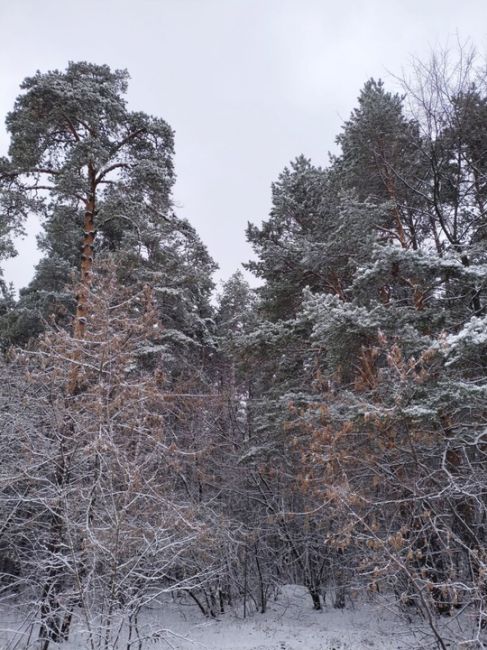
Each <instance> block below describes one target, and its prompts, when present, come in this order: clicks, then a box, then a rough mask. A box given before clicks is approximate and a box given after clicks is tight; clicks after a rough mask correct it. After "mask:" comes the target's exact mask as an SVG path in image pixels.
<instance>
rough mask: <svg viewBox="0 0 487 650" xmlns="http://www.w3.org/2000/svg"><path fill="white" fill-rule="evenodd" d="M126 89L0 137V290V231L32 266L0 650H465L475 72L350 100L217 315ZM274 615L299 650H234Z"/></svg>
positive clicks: (51, 84)
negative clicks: (366, 627)
mask: <svg viewBox="0 0 487 650" xmlns="http://www.w3.org/2000/svg"><path fill="white" fill-rule="evenodd" d="M21 81H22V80H21V79H19V83H20V82H21ZM128 83H129V76H128V73H127V71H125V70H118V69H112V68H110V67H108V66H107V65H102V64H95V63H88V62H83V61H80V62H71V63H69V64H68V65H67V67H66V68H65V69H61V70H51V71H46V70H43V71H40V72H39V71H38V72H37V73H34V70H33V75H32V76H30V77H28V78H26V79H25V80H24V81H23V82H22V84H21V87H20V94H19V95H18V98H17V100H16V101H15V104H14V105H13V107H12V109H11V111H10V112H9V113H8V115H7V116H6V125H7V130H8V134H9V139H10V148H9V153H8V156H6V157H4V158H1V159H0V217H1V221H0V260H5V259H7V258H8V257H10V256H11V255H13V254H14V239H15V238H16V237H17V236H18V235H20V234H22V232H23V228H24V224H25V220H26V218H27V217H28V215H37V216H38V217H39V218H40V220H41V223H42V233H41V235H40V236H39V238H38V246H39V248H40V250H41V251H42V258H41V260H40V262H39V263H38V265H37V266H36V269H35V275H34V278H33V279H32V281H31V282H30V284H29V285H28V286H26V287H25V288H23V289H22V290H21V291H20V293H19V295H18V296H17V295H16V294H15V292H14V291H13V288H12V287H11V286H9V284H8V282H6V281H5V279H3V280H2V281H1V282H2V284H1V299H0V343H1V350H2V353H1V360H0V375H1V385H0V412H1V418H0V643H2V644H3V645H2V648H5V649H6V650H22V649H27V648H35V649H36V650H55V649H56V648H73V649H74V648H79V649H80V650H84V649H85V648H86V649H90V650H109V649H113V650H115V649H116V650H131V649H133V650H142V649H143V650H147V649H148V648H189V647H195V648H196V647H206V648H215V649H216V648H226V649H227V650H233V648H245V649H250V648H254V649H256V648H261V649H263V648H276V649H277V648H279V649H284V650H294V649H295V648H302V649H303V650H308V649H309V650H315V648H316V649H322V650H332V649H334V650H339V649H340V650H345V649H348V650H350V649H353V648H356V649H359V648H360V649H361V648H366V647H372V646H373V647H376V648H391V649H394V648H406V647H407V648H439V649H440V650H446V649H447V648H451V649H453V648H465V649H469V650H476V649H481V648H485V647H487V313H486V306H487V286H486V285H487V74H486V66H485V61H483V60H482V59H481V57H479V56H477V55H476V54H475V52H474V51H473V50H468V49H467V48H463V49H460V50H459V51H457V52H453V53H450V54H448V53H447V52H445V51H439V50H438V51H437V52H436V53H435V54H433V55H432V56H431V57H430V58H429V59H425V60H417V61H416V62H415V64H413V65H412V66H411V67H410V68H409V69H408V70H406V72H405V73H404V75H403V76H402V77H401V79H396V80H395V83H394V84H393V83H391V84H388V83H383V82H382V81H380V80H378V79H369V80H368V81H366V82H365V84H364V85H363V87H362V89H361V90H360V89H357V93H358V100H357V103H356V108H355V109H354V110H353V111H352V113H351V114H350V115H349V116H348V118H346V119H345V120H344V122H343V126H342V129H341V130H340V132H339V133H338V134H337V137H336V141H337V143H338V147H339V150H338V153H337V154H335V155H332V156H330V159H329V164H328V165H327V166H325V167H321V166H317V165H315V164H314V163H313V161H312V160H309V159H307V158H306V157H305V156H302V155H298V154H299V151H297V152H296V154H297V157H296V158H295V159H294V160H292V161H291V162H289V164H288V165H287V166H286V167H285V168H284V169H283V170H282V173H281V174H280V175H279V177H278V178H277V179H276V180H275V182H274V183H273V185H272V188H271V189H270V191H271V192H272V208H271V210H270V213H269V214H268V215H262V217H263V220H262V222H261V223H249V225H248V228H247V232H246V236H247V239H248V241H249V242H250V243H251V245H252V247H253V250H254V253H255V255H254V258H253V259H252V260H251V261H247V262H246V261H245V260H242V262H244V267H245V268H246V269H247V272H250V273H252V274H253V275H254V276H255V277H256V278H257V281H256V284H258V286H257V287H252V286H250V285H249V284H248V282H247V281H246V279H245V277H246V276H244V274H243V273H242V272H241V271H237V272H236V273H235V274H234V275H233V276H232V277H231V278H230V279H228V280H227V281H226V282H225V283H224V284H223V287H222V289H221V290H218V288H216V286H215V283H214V280H213V274H214V272H215V269H216V263H215V261H214V260H213V259H212V258H211V257H210V255H209V253H208V251H207V248H206V246H205V244H204V243H203V241H202V240H201V239H200V237H199V236H198V233H197V232H196V230H195V228H194V227H193V226H192V224H191V222H190V221H189V220H186V219H185V218H183V217H181V216H179V215H177V214H176V212H175V210H174V204H173V197H172V186H173V184H174V180H175V174H176V172H177V170H175V169H174V164H173V162H174V161H173V156H174V151H175V142H174V133H173V130H172V128H171V126H170V124H168V123H167V122H166V121H165V119H164V115H160V116H159V115H158V116H152V115H149V114H146V113H144V112H135V111H131V110H129V108H128V105H127V102H126V93H127V89H128ZM389 86H391V87H389ZM176 147H177V142H176ZM229 246H231V242H229ZM239 261H240V260H236V266H237V264H238V263H239ZM26 262H27V261H26ZM216 262H218V260H216ZM296 595H298V596H299V602H300V607H301V610H300V611H301V614H299V617H298V619H302V621H306V626H307V628H308V630H312V631H313V634H314V635H315V636H314V637H313V638H311V637H309V638H308V640H306V638H305V637H304V636H301V637H300V638H298V637H296V638H294V640H293V639H291V637H290V636H289V637H287V638H284V639H283V640H282V641H281V642H279V641H277V642H276V641H274V645H272V639H271V640H270V641H269V640H268V641H267V642H266V643H267V645H266V644H265V643H264V641H262V639H260V638H259V639H257V640H254V641H252V639H250V640H249V639H248V638H247V637H248V635H247V636H246V634H247V632H246V630H249V629H251V626H252V625H254V626H255V625H257V623H256V622H255V621H259V620H267V621H268V626H270V627H271V623H272V620H271V619H270V618H269V619H266V618H265V617H266V616H272V615H273V612H274V613H275V611H277V610H276V609H275V608H276V607H278V606H279V603H282V602H283V598H285V597H287V598H288V599H289V598H291V599H292V598H296V597H297V596H296ZM290 611H291V610H290ZM386 611H387V616H388V617H389V619H388V620H389V623H388V625H389V631H388V634H389V636H388V637H385V638H384V640H382V641H381V640H380V639H379V638H378V637H374V638H372V637H371V636H368V638H367V639H365V640H362V641H360V642H359V640H357V639H355V638H352V640H347V639H349V637H344V636H340V634H339V633H338V634H335V636H334V637H332V636H329V635H328V636H327V635H326V629H327V626H328V625H329V623H328V622H329V621H330V620H334V621H336V620H348V619H344V618H343V617H346V616H360V615H361V613H362V614H363V613H364V612H366V618H368V619H371V620H372V619H373V617H374V616H376V617H379V618H377V621H379V619H380V613H381V612H382V614H383V615H384V616H385V614H384V612H386ZM165 612H172V614H171V615H172V616H173V619H169V622H168V623H167V621H166V622H164V619H163V618H162V619H160V620H159V619H158V617H159V616H161V617H164V615H165ZM177 612H184V613H185V614H184V615H185V617H186V618H185V620H186V619H188V620H191V622H192V624H197V627H196V628H193V629H192V630H191V631H188V630H189V628H186V629H183V628H181V627H179V628H178V627H177V626H176V625H175V624H172V623H171V621H172V620H176V619H175V618H174V617H176V615H177ZM347 612H348V614H347ZM374 612H375V613H374ZM259 617H261V618H260V619H259ZM337 617H342V618H340V619H338V618H337ZM230 618H232V620H235V621H238V625H239V627H238V631H234V632H232V634H233V636H232V637H231V638H230V639H227V640H226V645H218V644H217V642H216V641H211V640H208V639H206V637H205V636H204V635H205V634H206V633H207V630H211V629H214V628H215V626H218V625H220V627H219V628H218V627H217V629H218V630H220V631H221V630H224V627H223V626H224V625H226V624H227V623H226V621H228V620H230ZM282 618H283V620H285V618H286V613H285V611H284V613H283V615H282ZM373 620H375V619H373ZM161 621H162V622H161ZM327 621H328V622H327ZM299 623H300V621H299V620H297V622H296V625H297V626H299ZM276 625H277V624H276ZM279 625H281V624H280V623H279ZM350 625H351V624H350ZM374 625H375V624H374V623H372V628H371V629H372V630H373V629H374ZM378 625H379V623H378V622H377V624H376V625H375V627H377V626H378ZM198 626H199V627H198ZM211 626H213V627H211ZM246 626H250V627H246ZM266 629H267V628H266ZM296 629H297V628H296ZM303 629H304V628H303ZM198 630H200V631H198ZM235 630H237V628H235ZM398 630H403V636H401V637H397V638H396V637H395V636H394V632H395V631H398ZM408 630H409V632H408ZM289 634H291V630H290V631H289ZM303 634H304V632H303ZM371 634H372V632H371ZM315 637H316V638H315ZM205 639H206V640H205ZM220 643H222V641H221V640H220ZM252 643H253V645H252ZM279 643H280V644H279Z"/></svg>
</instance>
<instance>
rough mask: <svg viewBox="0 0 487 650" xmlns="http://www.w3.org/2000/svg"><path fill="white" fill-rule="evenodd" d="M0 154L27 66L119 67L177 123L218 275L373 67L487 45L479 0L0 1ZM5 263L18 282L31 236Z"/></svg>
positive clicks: (180, 184)
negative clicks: (290, 170)
mask: <svg viewBox="0 0 487 650" xmlns="http://www.w3.org/2000/svg"><path fill="white" fill-rule="evenodd" d="M0 24H1V31H2V38H1V41H0V85H1V86H0V121H1V127H0V129H1V130H0V155H4V154H6V153H7V148H8V138H7V135H6V132H5V130H4V127H3V121H4V118H5V115H6V113H7V112H8V111H9V110H10V109H11V108H12V106H13V102H14V100H15V97H16V96H17V95H18V93H19V84H20V83H21V81H22V80H23V79H24V77H26V76H29V75H32V74H33V73H34V72H35V71H36V70H41V71H43V72H45V71H47V70H51V69H54V68H58V69H64V68H65V67H66V64H67V62H68V61H70V60H72V61H78V60H87V61H90V62H93V63H97V64H104V63H107V64H108V65H110V66H111V67H112V68H127V69H128V70H129V72H130V75H131V82H130V85H129V93H128V101H129V106H130V108H131V109H134V110H141V111H145V112H148V113H152V114H154V115H158V116H161V117H163V118H164V119H165V120H167V121H168V122H169V124H171V126H172V127H173V128H174V129H175V131H176V158H175V165H176V172H177V175H178V181H177V184H176V187H175V191H174V199H175V201H176V204H177V206H178V210H177V211H178V213H179V214H180V216H185V217H187V218H188V219H189V220H190V221H191V223H192V224H193V225H194V226H195V227H196V229H197V231H198V233H199V234H200V236H201V238H202V239H203V241H204V242H205V243H206V245H207V246H208V249H209V251H210V253H211V255H212V256H213V257H214V259H215V260H216V261H217V262H218V264H219V265H220V271H219V273H218V274H217V279H222V278H223V279H226V278H228V276H229V275H230V274H231V273H232V272H233V271H235V270H236V269H237V268H238V267H239V265H240V263H241V262H243V261H246V260H247V259H249V257H250V255H251V250H250V247H249V246H248V244H247V243H246V242H245V234H244V230H245V226H246V223H247V221H253V222H258V221H260V220H261V219H262V218H265V217H266V215H267V214H268V211H269V208H270V200H271V195H270V185H271V183H272V181H274V180H275V179H276V178H277V176H278V174H279V172H280V171H281V170H282V168H283V167H284V166H285V165H286V164H287V163H288V162H289V161H290V160H291V159H292V158H294V157H296V156H297V155H299V154H301V153H303V154H304V155H306V156H308V157H310V158H311V159H312V160H313V161H314V162H315V163H317V164H323V165H325V164H326V163H327V160H328V152H329V151H333V150H334V149H335V143H334V139H335V136H336V135H337V134H338V132H339V130H340V126H341V124H342V123H343V121H344V120H345V119H347V117H348V116H349V113H350V111H351V110H352V109H353V108H354V106H355V105H356V98H357V95H358V93H359V91H360V89H361V87H362V85H363V84H364V82H365V81H366V80H367V79H368V78H370V77H372V76H373V77H376V78H378V77H381V78H383V79H384V80H385V81H386V85H387V86H388V87H394V83H395V82H394V79H393V78H392V77H391V76H390V73H391V72H392V73H395V74H399V75H400V74H401V71H402V70H403V69H404V70H407V68H408V65H409V62H410V60H411V57H412V56H416V57H420V58H427V57H428V55H429V52H430V51H431V49H434V48H436V47H438V46H445V45H446V44H450V45H451V46H452V48H454V47H455V46H456V42H457V40H458V39H459V40H460V41H461V42H465V41H467V40H468V41H469V42H470V43H471V44H472V45H474V46H476V47H477V48H478V50H479V52H480V53H481V54H484V53H485V50H486V45H487V0H462V1H461V2H460V1H459V0H422V1H420V0H341V1H338V0H333V1H332V0H42V2H40V1H39V0H15V1H14V0H0ZM38 230H39V224H36V223H35V222H34V221H33V220H31V221H30V222H29V223H28V232H29V236H28V237H27V239H25V240H24V241H22V242H18V246H17V247H18V250H19V255H18V257H17V258H14V259H13V260H11V261H8V262H7V263H5V264H4V271H5V277H6V279H7V280H9V281H13V282H14V284H15V286H16V287H17V288H19V287H22V286H24V285H25V284H27V283H28V281H29V280H30V278H31V276H32V272H33V265H34V264H35V263H36V261H37V259H38V253H37V250H36V245H35V233H36V232H37V231H38Z"/></svg>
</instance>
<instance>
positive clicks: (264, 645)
mask: <svg viewBox="0 0 487 650" xmlns="http://www.w3.org/2000/svg"><path fill="white" fill-rule="evenodd" d="M19 623H20V620H19V619H18V618H17V617H16V616H15V614H14V612H13V610H8V611H7V610H6V609H3V610H2V611H0V648H1V649H2V650H13V649H14V648H15V650H21V649H24V648H26V647H28V648H38V645H37V644H35V643H34V642H33V639H34V637H35V635H32V637H31V641H30V645H29V642H28V637H29V629H28V626H25V625H24V626H19ZM19 627H21V628H22V632H21V634H20V635H19V634H18V633H14V632H13V630H15V629H19ZM141 628H142V629H144V630H145V632H147V635H148V637H150V638H146V640H145V641H144V644H143V646H142V647H143V648H144V650H163V649H167V648H173V649H174V650H189V649H190V648H191V649H192V650H195V649H196V650H372V649H374V650H406V649H409V650H411V649H412V648H417V649H418V648H420V649H426V648H437V647H438V646H437V645H436V644H435V643H434V642H433V638H432V635H431V631H430V630H429V629H428V628H427V627H425V626H424V624H421V623H420V622H419V621H418V622H416V623H411V622H409V623H408V622H406V621H405V620H404V619H401V617H399V616H398V615H397V613H394V612H393V611H392V610H390V609H389V608H388V607H386V606H385V604H380V603H375V604H371V603H365V604H361V605H360V607H356V608H351V607H349V608H347V609H344V610H336V609H334V608H333V607H327V608H325V609H324V610H323V611H321V612H316V611H314V610H313V609H312V608H311V600H310V598H309V595H308V594H307V593H306V591H305V590H304V589H303V588H302V587H297V586H291V585H289V586H286V587H284V588H283V589H282V591H281V594H280V596H279V598H278V600H276V601H273V602H271V603H270V605H269V609H268V611H267V612H266V613H265V614H259V613H254V614H252V615H251V616H250V617H247V618H246V619H243V618H241V616H239V614H238V613H236V612H228V613H227V614H225V615H223V616H221V617H220V618H219V619H218V620H208V619H205V618H204V617H203V616H202V615H201V613H200V612H199V611H198V610H197V608H195V606H193V605H180V604H177V603H174V602H168V603H166V604H165V605H164V606H163V607H161V606H158V607H154V608H153V609H151V610H149V611H147V612H146V613H145V615H144V617H143V620H141ZM7 630H10V631H7ZM458 632H460V630H458V629H457V630H456V633H457V634H458ZM71 637H72V638H71V640H70V642H69V643H65V644H63V645H62V646H61V648H62V650H85V648H88V646H87V645H86V643H85V641H83V637H82V636H81V635H80V634H76V632H75V631H74V633H73V634H72V635H71ZM460 638H461V636H460ZM463 638H466V637H465V636H464V637H463ZM112 647H113V646H112V645H111V644H110V645H109V648H112ZM119 647H120V648H123V649H124V650H125V648H126V647H127V644H126V642H124V643H121V644H120V646H119ZM131 647H132V648H134V650H135V649H137V648H138V647H139V646H138V644H137V643H135V644H133V645H132V646H131ZM447 647H448V648H449V649H452V650H456V649H457V648H458V649H460V648H464V649H467V648H468V650H470V649H473V648H475V649H477V648H481V647H482V646H480V645H463V644H451V645H448V646H447ZM52 648H53V650H54V646H52Z"/></svg>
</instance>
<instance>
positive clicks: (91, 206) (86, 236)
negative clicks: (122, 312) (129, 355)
mask: <svg viewBox="0 0 487 650" xmlns="http://www.w3.org/2000/svg"><path fill="white" fill-rule="evenodd" d="M94 245H95V196H94V194H92V196H90V198H89V199H88V201H87V202H86V209H85V218H84V223H83V244H82V247H81V278H80V285H79V292H78V295H77V296H76V315H75V320H74V337H75V338H76V339H83V338H84V335H85V331H86V314H87V310H88V301H89V292H90V288H91V282H92V275H93V248H94Z"/></svg>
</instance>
